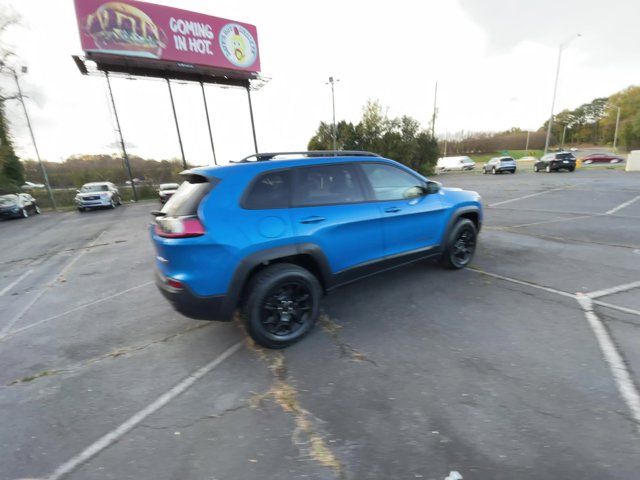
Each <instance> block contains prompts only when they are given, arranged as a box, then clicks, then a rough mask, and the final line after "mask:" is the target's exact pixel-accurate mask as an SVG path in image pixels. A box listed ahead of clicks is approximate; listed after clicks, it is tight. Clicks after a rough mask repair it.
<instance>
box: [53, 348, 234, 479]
mask: <svg viewBox="0 0 640 480" xmlns="http://www.w3.org/2000/svg"><path fill="white" fill-rule="evenodd" d="M243 345H244V341H243V340H241V341H239V342H237V343H235V344H233V345H232V346H231V347H229V348H228V349H226V350H225V351H224V352H222V354H221V355H219V356H218V357H216V358H215V359H213V360H212V361H211V362H209V363H207V364H206V365H205V366H203V367H201V368H199V369H198V370H196V371H195V372H193V373H192V374H191V375H189V376H188V377H187V378H185V379H184V380H182V381H181V382H180V383H178V384H177V385H176V386H175V387H173V388H172V389H171V390H169V391H167V392H165V393H163V394H162V395H160V396H159V397H158V398H157V399H156V400H154V401H153V402H152V403H150V404H149V405H148V406H146V407H145V408H143V409H142V410H140V411H139V412H138V413H136V414H134V415H133V416H131V417H129V419H128V420H126V421H125V422H124V423H122V424H121V425H120V426H118V427H116V428H115V429H113V430H112V431H110V432H109V433H107V434H105V435H103V436H102V437H100V438H99V439H98V440H96V441H95V442H93V443H92V444H91V445H89V446H88V447H87V448H85V449H84V450H83V451H82V452H80V453H79V454H78V455H76V456H75V457H73V458H71V459H70V460H68V461H67V462H65V463H63V464H62V465H60V466H59V467H58V468H56V469H55V471H54V472H53V473H52V474H51V475H49V476H47V477H46V480H59V479H61V478H64V477H66V476H67V475H69V474H70V473H71V472H73V471H74V470H75V469H76V468H78V467H79V466H80V465H82V464H83V463H85V462H86V461H88V460H90V459H91V458H92V457H94V456H96V455H97V454H99V453H100V452H101V451H103V450H104V449H105V448H109V447H110V446H111V445H113V444H114V443H115V442H117V441H118V440H119V439H120V438H122V437H123V436H124V435H126V434H127V433H128V432H130V431H131V430H133V429H134V428H135V427H136V426H137V425H139V424H140V422H142V421H144V420H145V419H146V418H147V417H148V416H149V415H151V414H153V413H155V412H157V411H158V410H160V409H161V408H162V407H164V406H165V405H167V404H168V403H169V402H171V401H172V400H173V399H175V398H176V397H177V396H179V395H181V394H182V393H184V392H186V391H187V390H188V389H189V388H191V387H192V386H193V385H194V384H195V383H196V382H197V381H198V380H200V379H201V378H202V377H204V376H205V375H206V374H207V373H209V372H211V371H212V370H214V369H215V368H216V367H218V366H219V365H220V364H221V363H222V362H224V361H225V360H226V359H228V358H229V357H230V356H231V355H233V354H234V353H236V352H237V351H238V350H240V348H241V347H242V346H243Z"/></svg>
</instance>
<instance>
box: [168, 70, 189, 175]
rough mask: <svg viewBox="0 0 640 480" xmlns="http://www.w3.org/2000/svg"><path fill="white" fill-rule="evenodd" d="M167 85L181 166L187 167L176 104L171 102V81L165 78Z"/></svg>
mask: <svg viewBox="0 0 640 480" xmlns="http://www.w3.org/2000/svg"><path fill="white" fill-rule="evenodd" d="M166 80H167V86H168V87H169V98H170V99H171V109H172V110H173V119H174V120H175V122H176V132H178V143H179V144H180V154H181V155H182V166H183V167H184V169H185V170H186V169H187V161H186V160H185V158H184V148H183V147H182V136H181V135H180V125H179V124H178V115H177V114H176V104H175V103H174V102H173V92H172V91H171V81H170V80H169V79H168V78H167V79H166Z"/></svg>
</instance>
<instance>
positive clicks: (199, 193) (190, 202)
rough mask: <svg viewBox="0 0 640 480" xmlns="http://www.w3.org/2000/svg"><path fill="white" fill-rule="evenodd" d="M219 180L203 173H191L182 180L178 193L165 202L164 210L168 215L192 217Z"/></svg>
mask: <svg viewBox="0 0 640 480" xmlns="http://www.w3.org/2000/svg"><path fill="white" fill-rule="evenodd" d="M217 182H218V179H212V180H209V179H207V178H206V177H203V176H202V175H191V176H190V177H189V178H188V179H187V180H186V181H184V182H182V184H181V185H180V187H178V190H177V191H176V193H174V194H173V195H172V196H171V198H170V199H169V201H168V202H167V203H165V205H164V207H163V208H162V210H161V211H162V212H163V213H164V214H165V215H166V216H167V217H192V216H194V215H196V214H197V213H198V205H200V202H201V201H202V199H203V198H204V197H205V195H206V194H207V193H209V191H210V190H211V189H212V188H213V186H214V185H215V184H216V183H217Z"/></svg>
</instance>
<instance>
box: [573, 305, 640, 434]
mask: <svg viewBox="0 0 640 480" xmlns="http://www.w3.org/2000/svg"><path fill="white" fill-rule="evenodd" d="M577 300H578V303H579V304H580V306H581V307H582V310H583V312H584V314H585V317H586V318H587V321H588V322H589V326H590V327H591V330H592V331H593V333H594V335H595V337H596V340H597V341H598V346H599V347H600V351H601V352H602V354H603V356H604V359H605V361H606V362H607V364H608V365H609V369H610V370H611V374H612V375H613V379H614V381H615V384H616V386H617V387H618V391H619V392H620V395H621V396H622V399H623V400H624V402H625V403H626V404H627V407H628V408H629V410H630V412H631V416H632V418H633V420H634V421H635V423H636V428H637V430H638V433H640V393H638V389H637V388H636V385H635V383H634V381H633V377H632V376H631V373H630V372H629V370H628V369H627V366H626V363H625V361H624V359H623V358H622V355H621V354H620V352H619V351H618V349H617V347H616V345H615V343H614V342H613V339H612V338H611V336H610V335H609V332H608V331H607V328H606V327H605V325H604V323H603V322H602V320H600V318H598V316H597V315H596V314H595V312H594V311H593V301H592V300H591V299H590V298H589V297H588V296H586V295H578V296H577Z"/></svg>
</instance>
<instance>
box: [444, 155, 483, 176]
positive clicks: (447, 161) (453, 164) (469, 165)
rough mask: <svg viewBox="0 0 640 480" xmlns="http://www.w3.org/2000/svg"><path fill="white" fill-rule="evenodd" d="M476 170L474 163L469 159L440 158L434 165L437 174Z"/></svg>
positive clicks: (465, 157)
mask: <svg viewBox="0 0 640 480" xmlns="http://www.w3.org/2000/svg"><path fill="white" fill-rule="evenodd" d="M474 168H476V162H474V161H473V160H471V159H470V158H469V157H467V156H464V157H440V158H439V159H438V163H437V164H436V170H437V171H439V172H448V171H452V170H473V169H474Z"/></svg>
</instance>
